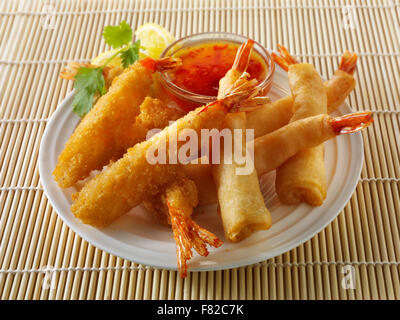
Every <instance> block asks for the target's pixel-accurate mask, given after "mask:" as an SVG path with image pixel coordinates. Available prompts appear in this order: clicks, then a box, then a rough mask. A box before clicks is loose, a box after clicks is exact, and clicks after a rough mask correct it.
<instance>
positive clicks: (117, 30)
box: [72, 21, 140, 117]
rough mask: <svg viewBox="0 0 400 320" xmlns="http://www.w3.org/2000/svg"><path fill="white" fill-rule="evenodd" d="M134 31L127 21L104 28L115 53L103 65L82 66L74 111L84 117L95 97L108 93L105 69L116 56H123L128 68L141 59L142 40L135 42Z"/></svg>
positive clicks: (77, 77) (76, 80)
mask: <svg viewBox="0 0 400 320" xmlns="http://www.w3.org/2000/svg"><path fill="white" fill-rule="evenodd" d="M132 36H133V32H132V29H131V27H130V26H129V24H128V23H127V22H126V21H122V22H121V23H120V24H119V25H117V26H106V27H105V28H104V30H103V37H104V40H105V41H106V43H107V44H108V45H110V46H111V47H112V48H113V49H117V50H116V51H115V53H114V54H113V55H112V56H111V57H110V58H108V59H107V60H106V61H105V62H104V64H103V65H101V66H99V67H97V68H87V67H81V68H79V69H78V72H77V74H76V75H75V83H74V88H75V91H76V94H75V97H74V100H73V101H72V107H73V111H74V112H75V113H76V114H77V115H79V116H80V117H83V116H84V115H86V114H87V113H88V112H89V111H90V109H91V108H92V107H93V99H94V97H95V96H96V95H97V94H99V95H103V94H105V93H106V91H107V90H106V86H105V80H104V76H103V69H104V67H106V66H107V64H108V63H110V62H111V60H113V59H114V58H115V57H117V56H119V57H120V58H121V62H122V67H123V68H127V67H129V66H130V65H131V64H133V63H134V62H135V61H136V60H138V59H139V48H140V41H139V40H137V41H136V42H133V40H132Z"/></svg>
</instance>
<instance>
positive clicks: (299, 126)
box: [185, 112, 373, 204]
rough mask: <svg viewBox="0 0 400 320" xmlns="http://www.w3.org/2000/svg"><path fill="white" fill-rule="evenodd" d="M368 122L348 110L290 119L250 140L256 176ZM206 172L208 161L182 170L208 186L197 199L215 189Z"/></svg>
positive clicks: (366, 116)
mask: <svg viewBox="0 0 400 320" xmlns="http://www.w3.org/2000/svg"><path fill="white" fill-rule="evenodd" d="M372 122H373V120H372V117H371V113H370V112H361V113H352V114H347V115H344V116H341V117H335V118H332V117H330V116H328V115H325V114H320V115H317V116H314V117H308V118H305V119H301V120H297V121H294V122H291V123H289V124H287V125H286V126H284V127H282V128H280V129H278V130H276V131H274V132H271V133H269V134H266V135H264V136H262V137H259V138H257V139H255V140H254V150H255V152H254V165H255V168H256V171H257V173H258V175H262V174H265V173H267V172H270V171H272V170H275V169H276V168H277V167H279V166H280V165H281V164H283V163H284V162H285V161H287V160H288V159H289V158H291V157H292V156H294V155H295V154H296V153H298V152H300V151H302V150H305V149H308V148H312V147H315V146H318V145H320V144H321V143H324V142H325V141H327V140H329V139H332V138H334V137H336V136H337V135H339V134H345V133H352V132H356V131H358V130H361V129H363V128H365V127H366V126H368V125H370V124H371V123H372ZM199 163H200V162H199ZM210 173H211V165H210V164H196V165H195V164H192V165H191V167H190V170H187V171H185V174H186V175H187V176H188V177H192V176H195V177H196V178H197V179H198V180H202V179H203V180H205V181H208V188H204V189H202V190H200V189H199V199H200V198H201V197H202V196H203V195H202V194H201V193H202V192H205V193H206V195H207V196H206V197H207V199H212V194H211V192H215V187H214V186H212V182H213V181H212V180H211V181H210V179H209V176H210ZM202 177H203V178H202ZM211 190H214V191H211ZM203 197H204V196H203ZM214 197H215V196H214ZM214 203H216V201H214ZM200 204H201V203H200ZM207 204H210V203H207Z"/></svg>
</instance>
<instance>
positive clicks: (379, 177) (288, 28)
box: [0, 0, 400, 299]
mask: <svg viewBox="0 0 400 320" xmlns="http://www.w3.org/2000/svg"><path fill="white" fill-rule="evenodd" d="M123 19H125V20H126V21H128V22H129V23H130V24H131V26H132V28H133V29H136V27H137V26H139V25H141V24H143V23H144V22H155V23H159V24H161V25H163V26H165V27H166V28H167V29H169V30H170V31H171V32H172V33H173V34H175V35H176V36H177V37H180V36H184V35H188V34H191V33H195V32H201V31H229V32H235V33H239V34H243V35H247V36H249V37H251V38H254V39H255V40H257V41H259V42H261V43H262V44H263V45H265V46H266V47H267V48H276V44H277V43H281V44H284V45H285V46H287V47H289V48H290V51H291V52H292V53H294V54H296V55H297V56H298V57H299V58H300V59H302V60H303V61H308V62H310V63H313V64H314V65H315V66H316V67H317V69H318V70H319V71H320V72H321V73H322V75H323V76H325V77H329V75H332V74H333V72H334V70H335V69H336V68H337V65H338V59H339V57H340V56H341V54H342V53H343V52H344V50H345V49H349V50H353V51H356V52H358V53H359V63H358V69H357V73H356V77H357V81H358V85H357V87H356V89H355V92H354V93H352V94H351V96H350V98H349V99H348V102H349V104H350V105H351V107H352V108H353V109H354V110H372V111H375V115H374V117H375V124H374V126H373V127H372V128H369V129H368V130H365V131H364V132H363V138H364V144H365V151H364V159H365V161H364V167H363V170H362V175H361V179H360V181H359V183H358V185H357V189H356V191H355V193H354V194H353V196H352V198H351V200H350V201H349V202H348V204H347V205H346V207H345V209H344V210H343V211H342V212H341V213H340V215H339V216H338V217H337V218H336V219H335V220H334V221H333V222H332V223H331V224H330V225H329V226H328V227H327V228H325V229H324V230H323V231H322V232H320V233H319V234H318V235H316V236H315V237H314V238H313V239H311V240H310V241H308V242H306V243H304V244H303V245H301V246H299V247H297V248H296V249H293V250H292V251H290V252H287V253H285V254H283V255H281V256H278V257H276V258H274V259H270V260H267V261H265V262H263V263H260V264H256V265H252V266H248V267H243V268H238V269H231V270H224V271H215V272H195V273H190V274H189V276H188V278H187V279H185V280H181V279H180V278H179V276H178V275H177V273H176V272H172V271H167V270H157V269H151V268H148V267H146V266H142V265H137V264H134V263H131V262H129V261H125V260H123V259H120V258H117V257H115V256H112V255H110V254H108V253H106V252H103V251H101V250H99V249H97V248H95V247H93V246H92V245H90V244H88V243H87V242H86V241H84V240H82V239H81V238H80V237H79V236H77V235H76V234H75V233H74V232H73V231H71V230H70V229H69V228H68V227H67V226H66V225H65V224H64V223H63V222H62V221H61V219H60V218H59V217H58V216H57V214H56V213H55V211H54V210H53V209H52V207H51V205H50V203H49V201H48V199H47V198H46V196H45V195H44V192H43V188H42V186H41V184H40V179H39V173H38V168H37V165H38V150H39V146H40V141H41V137H42V134H43V132H44V129H45V127H46V123H47V121H48V119H49V117H50V116H51V115H52V113H53V112H54V110H55V109H56V107H57V105H58V104H59V103H60V102H61V101H62V100H63V99H64V98H65V96H66V95H67V93H68V92H70V91H71V90H72V84H71V82H67V81H62V80H60V79H59V78H58V75H59V72H60V70H61V69H62V68H63V67H64V66H65V65H66V63H67V62H68V61H88V60H90V58H92V57H94V56H96V55H97V53H99V52H100V51H103V50H105V49H107V47H106V45H105V43H104V41H103V40H102V37H101V31H102V29H103V27H104V26H105V25H110V24H118V23H119V22H120V21H121V20H123ZM399 62H400V2H399V1H390V0H388V1H329V2H328V1H322V0H321V1H302V2H295V1H265V2H264V1H235V0H226V1H218V0H214V1H211V0H210V1H196V0H191V1H179V0H168V1H158V0H152V1H133V0H132V1H92V0H86V1H84V0H82V1H67V0H60V1H49V0H48V1H30V0H26V1H23V0H20V1H12V0H9V1H1V2H0V137H1V140H0V145H1V147H0V162H1V172H0V208H1V218H0V238H1V247H0V297H1V299H238V298H239V299H399V298H400V280H399V270H400V267H399V264H400V241H399V237H400V234H399V229H400V193H399V189H400V184H399V182H400V162H399V158H400V126H399V123H400V104H399V101H400V99H399V95H400V94H399V92H400V91H399V89H400V77H399V74H400V63H399ZM349 275H350V276H351V275H353V280H354V281H351V279H350V278H349ZM346 285H347V286H346ZM349 285H350V288H349ZM351 285H354V286H355V288H354V289H352V288H351ZM346 288H347V289H346Z"/></svg>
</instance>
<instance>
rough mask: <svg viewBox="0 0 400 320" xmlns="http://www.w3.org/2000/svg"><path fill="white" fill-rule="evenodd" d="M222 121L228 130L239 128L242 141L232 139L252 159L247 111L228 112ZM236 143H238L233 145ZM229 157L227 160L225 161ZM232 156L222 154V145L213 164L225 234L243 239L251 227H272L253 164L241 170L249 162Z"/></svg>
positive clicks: (234, 239)
mask: <svg viewBox="0 0 400 320" xmlns="http://www.w3.org/2000/svg"><path fill="white" fill-rule="evenodd" d="M225 122H226V127H227V128H229V129H231V130H233V129H240V130H242V132H243V134H242V139H241V141H239V142H235V141H234V142H235V144H238V143H241V144H242V146H241V148H242V151H244V153H245V154H246V155H247V157H246V161H252V159H251V157H250V156H249V155H248V153H247V151H246V138H245V126H246V114H245V113H243V112H241V113H234V114H229V115H228V116H227V117H226V119H225ZM236 147H237V145H236V146H234V148H236ZM232 153H233V150H232ZM245 154H243V155H245ZM228 158H230V161H227V160H228ZM232 158H233V159H232ZM235 160H236V159H235V158H234V157H232V154H224V150H223V149H221V163H220V164H219V165H213V166H212V172H213V177H214V181H215V183H216V186H217V192H218V202H219V207H220V212H221V218H222V225H223V227H224V232H225V236H226V238H227V239H229V240H230V241H233V242H237V241H240V240H243V239H244V238H246V237H248V236H250V235H251V234H252V233H253V232H254V231H257V230H266V229H268V228H270V227H271V214H270V213H269V211H268V209H267V208H266V206H265V203H264V198H263V196H262V193H261V190H260V185H259V181H258V177H257V172H256V171H255V169H254V166H252V170H251V173H246V174H240V173H238V172H237V171H238V169H239V168H243V167H244V166H245V165H247V166H248V165H249V164H248V163H247V164H246V163H244V164H239V163H237V162H236V161H235ZM229 162H231V163H229Z"/></svg>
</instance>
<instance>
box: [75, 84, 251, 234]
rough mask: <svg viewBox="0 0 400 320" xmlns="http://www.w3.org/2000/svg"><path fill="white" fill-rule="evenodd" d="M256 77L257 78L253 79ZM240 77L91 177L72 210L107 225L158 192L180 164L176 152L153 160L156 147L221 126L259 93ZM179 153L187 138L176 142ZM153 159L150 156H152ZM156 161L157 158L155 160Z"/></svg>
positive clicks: (86, 219)
mask: <svg viewBox="0 0 400 320" xmlns="http://www.w3.org/2000/svg"><path fill="white" fill-rule="evenodd" d="M253 80H254V81H253ZM253 80H250V81H247V80H245V79H240V81H239V80H238V83H237V85H236V86H234V88H233V89H232V91H231V92H230V93H229V94H227V95H226V96H225V97H224V98H223V99H221V100H217V101H215V102H212V103H209V104H207V105H206V106H202V107H199V108H197V109H196V110H194V111H191V112H189V113H188V114H187V115H185V116H184V117H182V118H180V119H178V120H177V121H175V122H174V123H173V124H171V125H170V126H168V127H166V128H165V129H164V130H163V131H161V132H159V133H158V134H156V135H155V136H153V137H152V138H151V139H150V140H147V141H144V142H141V143H139V144H136V145H135V146H134V147H133V148H130V149H128V151H127V153H126V154H125V155H124V156H123V158H121V159H120V160H118V161H117V162H114V163H113V164H112V165H111V166H109V167H108V168H107V169H106V170H104V171H103V172H101V173H100V174H98V175H97V176H96V177H94V178H93V179H92V180H90V181H89V182H88V183H87V184H86V185H85V186H84V187H83V188H82V190H81V191H80V192H78V193H76V194H75V195H74V196H73V200H74V202H73V204H72V207H71V211H72V212H73V213H74V215H75V216H76V217H77V218H79V219H81V220H82V221H83V222H84V223H88V224H91V225H93V226H96V227H104V226H107V225H108V224H110V223H111V222H113V221H114V220H116V219H118V218H119V217H120V216H122V215H124V214H125V213H127V212H128V211H129V210H130V209H132V208H133V207H135V206H137V205H139V204H140V203H141V202H142V201H143V200H144V199H146V198H147V197H148V196H149V195H150V196H151V195H154V194H157V193H158V192H159V191H160V190H162V188H163V187H165V186H166V185H167V183H170V182H171V181H173V180H174V178H175V177H176V171H177V166H178V164H170V163H173V161H170V159H171V157H174V158H175V159H176V156H177V154H176V153H175V154H173V152H172V153H171V152H165V163H160V162H158V161H155V162H152V161H149V159H152V157H153V156H154V154H152V153H153V152H157V150H165V148H166V147H167V146H168V145H169V143H170V139H173V138H171V137H176V134H179V133H180V132H182V131H184V130H186V129H192V130H194V132H196V134H197V135H198V136H200V135H201V129H214V128H216V129H220V128H221V126H222V123H223V121H224V119H225V116H226V114H227V113H228V112H229V110H230V109H231V108H232V107H233V106H234V105H235V104H237V103H239V102H240V101H243V100H246V99H251V98H253V97H254V96H256V95H257V94H258V91H259V89H258V88H257V87H256V86H257V80H255V79H253ZM172 143H176V146H177V148H176V152H177V150H179V148H180V147H181V146H182V145H183V144H184V141H179V140H178V141H176V138H175V140H174V141H173V142H172ZM148 156H149V157H150V158H149V157H148ZM152 160H154V159H152Z"/></svg>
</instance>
